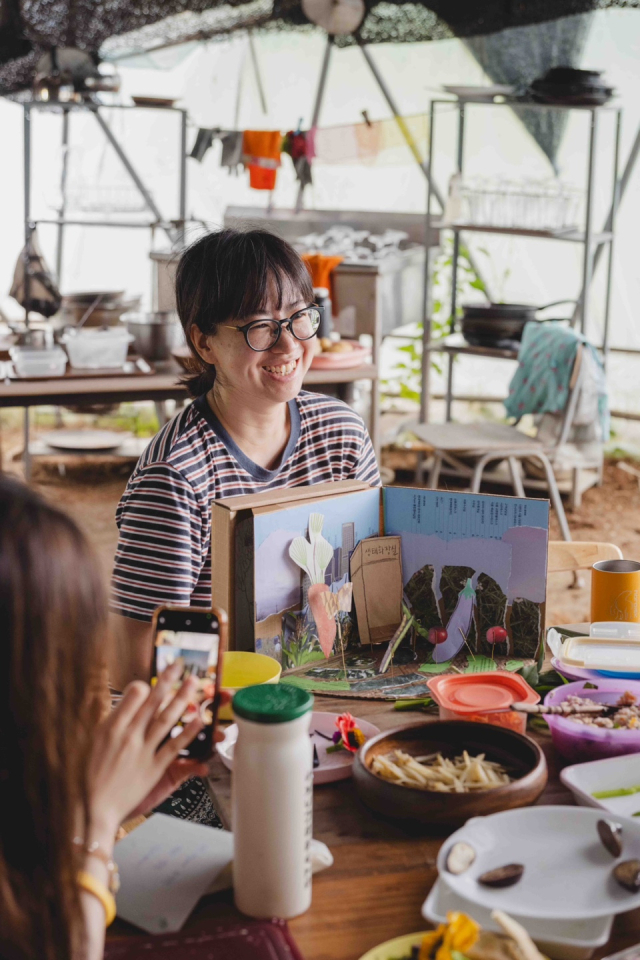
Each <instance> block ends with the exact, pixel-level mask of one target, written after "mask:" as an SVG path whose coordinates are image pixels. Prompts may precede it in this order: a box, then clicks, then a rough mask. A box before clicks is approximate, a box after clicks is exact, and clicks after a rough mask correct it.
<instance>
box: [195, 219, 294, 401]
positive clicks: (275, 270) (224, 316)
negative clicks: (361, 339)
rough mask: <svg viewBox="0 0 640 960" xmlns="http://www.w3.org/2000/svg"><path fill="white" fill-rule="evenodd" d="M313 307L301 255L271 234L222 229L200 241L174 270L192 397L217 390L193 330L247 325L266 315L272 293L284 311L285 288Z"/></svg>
mask: <svg viewBox="0 0 640 960" xmlns="http://www.w3.org/2000/svg"><path fill="white" fill-rule="evenodd" d="M288 285H289V286H292V287H293V288H294V289H295V290H297V291H299V294H300V296H301V297H302V299H303V300H305V301H306V302H307V303H312V302H313V285H312V283H311V275H310V273H309V271H308V269H307V268H306V266H305V265H304V263H303V261H302V260H301V258H300V255H299V254H298V253H297V252H296V251H295V250H294V249H293V247H292V246H290V245H289V244H288V243H287V242H286V241H285V240H283V239H282V238H281V237H277V236H276V235H275V234H274V233H269V231H268V230H264V229H255V230H231V229H226V230H219V231H217V232H216V233H209V234H207V235H206V236H204V237H200V239H199V240H196V241H195V243H192V244H191V246H190V247H188V248H187V249H186V250H185V251H184V253H183V254H182V256H181V258H180V261H179V263H178V268H177V271H176V306H177V310H178V316H179V317H180V322H181V323H182V327H183V329H184V332H185V336H186V340H187V343H188V344H189V347H190V349H191V354H192V356H191V357H190V359H189V369H190V374H189V375H188V376H187V377H185V378H184V379H183V383H185V384H186V386H187V389H188V390H189V393H190V394H191V396H192V397H200V396H202V394H203V393H207V392H208V391H209V390H210V389H211V387H212V386H213V382H214V380H215V377H216V371H215V367H214V366H213V365H212V364H208V363H205V361H204V360H202V358H201V357H199V356H198V354H197V353H196V351H195V349H194V346H193V343H192V342H191V330H192V328H193V326H194V325H195V326H197V327H199V328H200V330H202V332H203V333H208V334H214V333H215V332H216V327H217V325H218V324H220V323H226V322H227V321H228V320H245V319H246V318H247V317H250V316H252V315H254V314H256V313H259V312H260V311H262V310H264V308H265V305H266V302H267V299H268V297H269V292H270V289H271V288H273V289H275V291H276V295H277V298H278V301H279V302H278V303H277V307H278V309H280V305H281V301H282V296H283V293H284V291H285V287H286V286H288Z"/></svg>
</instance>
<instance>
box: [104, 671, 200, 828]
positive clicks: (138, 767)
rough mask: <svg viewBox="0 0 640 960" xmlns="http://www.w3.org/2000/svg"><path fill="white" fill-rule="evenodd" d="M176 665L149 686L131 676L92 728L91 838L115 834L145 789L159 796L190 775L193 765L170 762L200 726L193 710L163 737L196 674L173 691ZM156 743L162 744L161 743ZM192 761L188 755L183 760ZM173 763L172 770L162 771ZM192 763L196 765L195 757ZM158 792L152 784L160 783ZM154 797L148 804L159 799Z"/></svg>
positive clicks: (177, 716)
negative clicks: (118, 697) (105, 715)
mask: <svg viewBox="0 0 640 960" xmlns="http://www.w3.org/2000/svg"><path fill="white" fill-rule="evenodd" d="M181 669H182V667H181V665H180V664H173V665H172V666H171V667H169V668H168V669H167V670H165V671H164V673H163V674H162V675H161V676H160V677H159V678H158V681H157V683H156V685H155V686H154V687H153V689H151V688H150V687H149V686H148V684H146V683H143V682H142V681H140V680H136V681H134V682H133V683H131V684H129V686H128V687H127V688H126V690H125V692H124V695H123V697H122V701H121V702H120V704H119V705H118V706H117V707H116V709H115V710H113V711H112V713H111V714H110V716H109V717H108V718H107V719H106V720H105V721H103V723H101V724H100V725H99V726H98V728H97V731H96V735H95V738H94V745H93V750H92V755H91V760H90V764H89V777H88V791H89V809H90V817H91V839H92V840H94V839H95V840H98V841H100V842H103V841H107V838H109V837H110V838H111V841H112V840H113V837H114V836H115V833H116V830H117V829H118V827H119V825H120V823H121V822H122V821H123V820H125V819H127V817H128V816H129V815H130V814H131V813H132V812H133V811H135V810H136V809H137V808H139V806H140V804H141V802H142V800H143V799H144V798H147V797H148V796H149V795H150V791H152V792H153V794H154V795H155V793H156V791H157V794H158V797H161V799H164V797H165V796H167V795H168V793H171V792H172V791H173V790H175V789H176V787H177V786H179V785H180V783H182V782H184V780H186V779H188V777H190V776H194V773H193V766H189V767H188V768H187V770H186V771H185V767H184V766H175V762H176V761H177V760H178V757H179V754H180V751H181V750H183V749H184V748H185V747H187V746H188V745H189V744H190V743H191V741H192V740H193V739H194V737H195V736H196V735H197V733H198V732H199V731H200V730H201V729H202V726H203V722H202V719H201V717H200V715H199V714H197V715H196V717H194V719H193V720H192V721H191V723H189V724H188V725H187V726H186V727H185V728H184V730H182V732H181V733H180V734H179V735H178V736H176V737H172V738H169V739H168V740H167V741H166V743H163V740H164V739H165V737H167V734H169V732H170V731H171V730H172V729H173V728H174V727H175V725H176V723H177V722H178V721H179V720H180V717H181V716H182V715H183V714H184V712H185V710H186V708H187V706H188V705H189V704H190V703H191V702H192V701H193V699H194V695H195V692H196V689H197V683H198V681H197V679H196V678H195V677H189V678H188V679H187V680H185V681H184V683H182V684H181V686H180V688H179V689H178V690H177V691H174V690H173V686H174V684H175V683H176V681H177V680H178V679H179V677H180V671H181ZM161 744H162V746H161ZM187 763H188V764H192V763H193V762H192V761H188V760H187ZM172 766H173V772H172V773H171V774H169V773H168V771H169V768H170V767H172ZM196 766H198V767H200V766H201V765H200V764H199V763H198V764H196ZM161 782H162V787H163V790H164V791H166V792H164V796H161V791H160V790H158V787H159V786H160V785H161ZM161 799H157V800H155V801H154V804H153V805H155V804H157V803H159V802H161Z"/></svg>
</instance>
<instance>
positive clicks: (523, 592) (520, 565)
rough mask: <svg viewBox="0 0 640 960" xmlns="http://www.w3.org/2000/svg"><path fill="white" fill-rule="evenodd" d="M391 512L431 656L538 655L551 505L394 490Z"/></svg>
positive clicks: (388, 493)
mask: <svg viewBox="0 0 640 960" xmlns="http://www.w3.org/2000/svg"><path fill="white" fill-rule="evenodd" d="M384 506H385V509H384V514H385V534H387V535H398V536H400V537H401V538H402V569H403V577H404V594H405V598H406V601H407V605H408V607H409V610H410V611H411V613H412V615H413V617H414V622H415V628H416V630H417V632H418V634H419V636H420V637H421V638H422V639H423V640H426V641H427V643H429V644H430V646H431V651H430V652H431V657H430V658H428V659H431V660H432V661H433V662H434V663H435V664H440V663H443V662H445V661H449V660H451V659H453V658H454V657H456V656H458V655H459V654H466V656H467V657H470V658H475V657H477V658H478V659H480V658H482V660H483V661H484V659H485V658H491V659H492V660H493V659H494V657H495V656H500V657H507V656H509V657H521V658H532V657H536V655H537V652H538V649H539V645H540V642H541V640H542V628H543V623H544V604H545V599H546V576H547V546H548V528H549V504H548V502H547V501H544V500H528V499H519V498H516V497H495V496H488V495H483V494H469V493H450V492H447V491H439V490H424V491H418V490H415V489H407V488H402V487H390V488H387V489H385V491H384Z"/></svg>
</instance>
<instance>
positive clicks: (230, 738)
mask: <svg viewBox="0 0 640 960" xmlns="http://www.w3.org/2000/svg"><path fill="white" fill-rule="evenodd" d="M337 718H338V714H337V713H320V712H315V713H312V714H311V728H310V729H311V731H312V734H313V736H312V740H313V743H314V744H315V746H316V750H317V751H318V759H319V760H320V766H319V767H315V768H314V771H313V782H314V785H317V784H319V783H333V782H334V781H335V780H346V779H347V777H350V776H351V768H352V766H353V758H354V756H355V754H353V753H349V751H347V750H338V751H337V752H336V753H327V747H330V746H331V743H330V741H329V740H326V739H325V737H332V736H333V734H334V732H335V731H336V729H337V727H336V720H337ZM356 726H358V727H359V728H360V729H361V730H362V732H363V734H364V735H365V737H366V738H367V740H370V739H371V737H375V736H376V735H377V734H378V733H380V730H379V729H378V727H376V726H374V725H373V724H372V723H368V722H367V721H366V720H358V719H357V718H356ZM322 734H324V735H325V736H322ZM237 739H238V725H237V723H232V724H231V725H230V726H229V727H227V729H226V731H225V737H224V740H221V741H220V742H219V743H217V744H216V749H217V751H218V753H219V755H220V759H221V760H222V762H223V763H224V765H225V767H226V768H227V770H233V751H234V749H235V745H236V740H237Z"/></svg>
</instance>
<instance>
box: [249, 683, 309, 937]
mask: <svg viewBox="0 0 640 960" xmlns="http://www.w3.org/2000/svg"><path fill="white" fill-rule="evenodd" d="M312 706H313V697H312V696H311V695H310V694H308V693H307V692H306V691H305V690H300V689H298V688H297V687H294V686H291V685H289V684H285V683H278V684H260V685H259V686H255V687H247V688H245V689H243V690H240V691H239V692H238V693H237V694H236V696H235V697H234V700H233V711H234V714H235V719H236V722H237V724H238V740H237V742H236V745H235V750H234V756H233V777H232V811H233V812H232V818H233V819H232V827H233V835H234V857H233V886H234V895H235V903H236V906H237V907H238V909H239V910H240V911H242V913H245V914H247V915H248V916H250V917H282V918H285V919H286V918H288V917H297V916H298V915H299V914H301V913H304V912H305V910H308V909H309V907H310V905H311V857H310V845H311V829H312V812H313V747H312V744H311V738H310V736H309V726H310V722H311V708H312Z"/></svg>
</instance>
